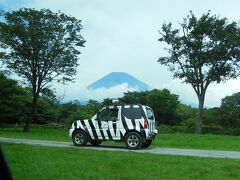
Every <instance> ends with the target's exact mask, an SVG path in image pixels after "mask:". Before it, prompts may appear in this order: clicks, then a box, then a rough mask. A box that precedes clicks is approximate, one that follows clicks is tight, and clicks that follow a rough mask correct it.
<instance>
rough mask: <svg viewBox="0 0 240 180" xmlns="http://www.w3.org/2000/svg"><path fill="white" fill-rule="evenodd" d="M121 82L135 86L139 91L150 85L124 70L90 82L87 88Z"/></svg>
mask: <svg viewBox="0 0 240 180" xmlns="http://www.w3.org/2000/svg"><path fill="white" fill-rule="evenodd" d="M123 83H127V84H128V86H129V87H131V88H136V89H137V90H139V91H145V90H149V89H150V87H149V86H148V85H147V84H145V83H144V82H142V81H140V80H138V79H136V78H135V77H133V76H131V75H130V74H128V73H125V72H112V73H110V74H108V75H106V76H104V77H103V78H101V79H99V80H97V81H96V82H94V83H92V84H90V85H89V86H88V87H87V88H88V89H98V88H111V87H114V86H117V85H120V84H123Z"/></svg>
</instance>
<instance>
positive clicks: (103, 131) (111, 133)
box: [97, 107, 119, 140]
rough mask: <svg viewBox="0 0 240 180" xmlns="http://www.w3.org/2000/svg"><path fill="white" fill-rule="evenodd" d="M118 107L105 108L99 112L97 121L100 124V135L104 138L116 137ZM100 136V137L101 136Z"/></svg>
mask: <svg viewBox="0 0 240 180" xmlns="http://www.w3.org/2000/svg"><path fill="white" fill-rule="evenodd" d="M118 114H119V113H118V109H117V108H109V107H107V108H104V109H102V110H101V111H100V112H99V113H98V117H97V121H98V125H99V131H100V134H99V135H100V136H101V137H102V139H103V140H111V139H115V136H116V123H117V120H118V116H119V115H118ZM101 137H99V138H101Z"/></svg>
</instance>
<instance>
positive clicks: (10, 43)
mask: <svg viewBox="0 0 240 180" xmlns="http://www.w3.org/2000/svg"><path fill="white" fill-rule="evenodd" d="M81 29H82V25H81V21H80V20H77V19H76V18H74V17H71V16H67V15H66V14H64V13H61V12H58V13H54V12H52V11H50V10H49V9H42V10H40V11H38V10H35V9H28V8H23V9H20V10H18V11H13V12H3V13H1V15H0V47H1V48H4V49H5V51H3V52H2V53H1V59H2V60H3V62H4V63H5V64H6V66H7V67H8V68H9V69H11V70H13V71H14V72H15V73H17V74H18V75H19V76H21V77H23V78H25V79H26V80H27V82H28V83H29V84H30V86H31V88H32V113H31V114H32V115H31V119H29V120H27V121H26V124H25V127H24V131H28V130H29V128H30V123H31V121H32V120H35V119H36V117H37V116H36V112H37V109H36V107H37V106H36V104H37V100H38V97H39V93H40V92H41V91H42V90H43V89H44V88H45V87H46V86H47V85H49V83H51V82H52V81H53V80H57V81H58V82H66V81H72V80H73V75H75V74H76V67H77V66H78V62H77V61H78V55H79V54H80V51H79V48H78V47H80V46H83V44H84V42H85V40H84V39H83V37H82V36H81V35H80V30H81Z"/></svg>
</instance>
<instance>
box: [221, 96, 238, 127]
mask: <svg viewBox="0 0 240 180" xmlns="http://www.w3.org/2000/svg"><path fill="white" fill-rule="evenodd" d="M220 109H221V116H222V125H223V126H224V127H228V128H240V92H238V93H234V94H232V95H231V96H226V97H225V98H223V99H222V103H221V107H220Z"/></svg>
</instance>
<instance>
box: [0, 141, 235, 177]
mask: <svg viewBox="0 0 240 180" xmlns="http://www.w3.org/2000/svg"><path fill="white" fill-rule="evenodd" d="M2 146H3V151H4V154H5V157H6V159H7V162H8V164H9V167H10V169H11V171H12V174H13V178H14V179H24V180H27V179H240V173H239V169H240V160H230V159H214V158H197V157H184V156H169V155H152V154H139V153H131V152H127V153H126V152H107V151H94V150H83V149H77V148H50V147H41V146H30V145H15V144H3V145H2Z"/></svg>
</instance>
